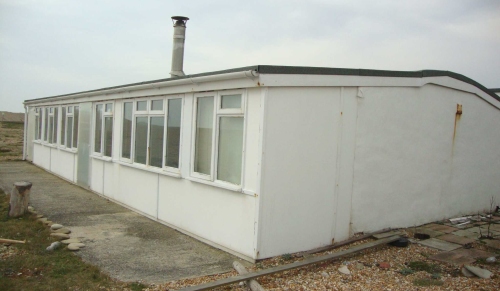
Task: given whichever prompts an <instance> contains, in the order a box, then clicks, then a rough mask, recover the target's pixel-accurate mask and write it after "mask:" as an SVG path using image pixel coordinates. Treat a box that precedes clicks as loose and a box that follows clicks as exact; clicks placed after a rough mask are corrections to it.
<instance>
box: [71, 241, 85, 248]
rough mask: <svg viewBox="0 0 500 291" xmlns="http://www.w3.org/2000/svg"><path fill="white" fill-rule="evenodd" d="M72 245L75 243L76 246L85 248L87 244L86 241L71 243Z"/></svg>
mask: <svg viewBox="0 0 500 291" xmlns="http://www.w3.org/2000/svg"><path fill="white" fill-rule="evenodd" d="M70 245H74V246H77V247H79V248H84V247H85V244H84V243H80V242H79V243H70Z"/></svg>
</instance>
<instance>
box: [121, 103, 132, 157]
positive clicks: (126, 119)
mask: <svg viewBox="0 0 500 291" xmlns="http://www.w3.org/2000/svg"><path fill="white" fill-rule="evenodd" d="M122 134H123V136H122V157H123V158H127V159H130V145H131V143H132V102H125V103H124V104H123V131H122Z"/></svg>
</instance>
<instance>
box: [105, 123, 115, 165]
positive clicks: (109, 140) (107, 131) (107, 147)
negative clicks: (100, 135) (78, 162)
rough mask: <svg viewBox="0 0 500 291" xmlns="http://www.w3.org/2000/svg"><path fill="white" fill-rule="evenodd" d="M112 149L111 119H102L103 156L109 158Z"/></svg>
mask: <svg viewBox="0 0 500 291" xmlns="http://www.w3.org/2000/svg"><path fill="white" fill-rule="evenodd" d="M112 147H113V117H105V118H104V155H105V156H106V157H111V148H112Z"/></svg>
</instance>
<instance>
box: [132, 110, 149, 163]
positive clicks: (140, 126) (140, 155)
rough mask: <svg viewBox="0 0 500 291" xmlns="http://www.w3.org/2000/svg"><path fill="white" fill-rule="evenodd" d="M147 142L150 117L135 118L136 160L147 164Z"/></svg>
mask: <svg viewBox="0 0 500 291" xmlns="http://www.w3.org/2000/svg"><path fill="white" fill-rule="evenodd" d="M147 143H148V118H147V117H137V118H136V119H135V149H134V162H136V163H141V164H146V153H147Z"/></svg>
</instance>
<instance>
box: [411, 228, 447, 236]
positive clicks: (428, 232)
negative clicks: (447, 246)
mask: <svg viewBox="0 0 500 291" xmlns="http://www.w3.org/2000/svg"><path fill="white" fill-rule="evenodd" d="M415 233H423V234H426V235H428V236H430V237H431V238H432V237H436V236H440V235H443V234H444V232H441V231H435V230H432V229H430V228H426V227H419V228H417V229H415Z"/></svg>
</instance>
